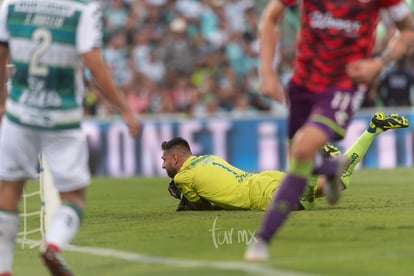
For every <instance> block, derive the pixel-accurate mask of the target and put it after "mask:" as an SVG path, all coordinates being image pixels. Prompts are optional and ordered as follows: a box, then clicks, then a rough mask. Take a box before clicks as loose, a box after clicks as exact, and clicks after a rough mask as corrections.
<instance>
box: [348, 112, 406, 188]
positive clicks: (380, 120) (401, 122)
mask: <svg viewBox="0 0 414 276" xmlns="http://www.w3.org/2000/svg"><path fill="white" fill-rule="evenodd" d="M406 127H408V120H407V118H405V117H404V116H400V115H398V114H391V115H385V114H384V113H383V112H376V113H375V114H374V115H373V116H372V118H371V120H370V123H369V127H368V129H367V130H365V131H364V132H363V133H362V134H361V136H359V137H358V139H357V140H356V141H355V142H354V143H353V144H352V146H351V147H350V148H349V149H348V150H347V151H346V152H345V153H344V156H346V157H348V158H349V160H350V163H349V164H348V166H347V167H346V168H345V170H344V172H343V173H342V176H341V180H342V182H343V184H344V186H345V188H347V187H348V186H349V182H350V179H351V176H352V174H353V173H354V170H355V167H356V165H358V163H359V162H360V161H361V160H362V158H363V157H364V156H365V154H366V153H367V151H368V149H369V147H370V146H371V144H372V142H373V141H374V139H375V138H376V137H377V136H378V135H379V134H381V133H382V132H384V131H386V130H389V129H398V128H406Z"/></svg>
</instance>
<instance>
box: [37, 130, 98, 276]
mask: <svg viewBox="0 0 414 276" xmlns="http://www.w3.org/2000/svg"><path fill="white" fill-rule="evenodd" d="M43 138H44V139H43V140H42V141H43V143H44V144H43V150H44V156H45V159H46V161H47V162H48V165H49V169H50V173H51V175H52V177H53V181H54V185H55V186H56V188H57V190H58V191H59V195H60V197H61V202H62V204H61V205H60V206H59V207H58V208H57V210H56V211H55V214H54V215H53V217H52V220H51V222H50V225H49V226H48V229H47V233H46V238H45V248H44V249H43V250H42V252H41V253H40V258H41V260H42V261H43V263H44V264H45V265H46V267H47V268H48V269H49V270H50V271H51V273H52V274H53V273H54V274H53V275H72V272H71V271H70V270H69V268H68V267H67V266H66V264H65V263H64V261H63V259H62V257H61V255H60V252H61V251H62V250H63V249H64V247H65V246H66V245H68V244H69V243H70V241H71V240H72V239H73V238H74V236H75V235H76V234H77V232H78V231H79V227H80V224H81V221H82V217H83V209H84V204H85V188H86V186H87V185H88V184H89V181H90V175H89V171H88V165H87V160H88V155H87V152H88V151H87V146H86V138H85V136H84V134H83V133H82V132H81V131H80V130H73V131H72V130H67V131H61V132H59V133H56V132H55V133H48V132H47V133H46V132H45V133H43Z"/></svg>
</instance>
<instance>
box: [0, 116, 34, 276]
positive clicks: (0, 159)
mask: <svg viewBox="0 0 414 276" xmlns="http://www.w3.org/2000/svg"><path fill="white" fill-rule="evenodd" d="M35 135H36V134H35V132H34V131H32V130H30V129H27V128H22V127H19V126H16V125H15V124H13V123H11V122H9V121H8V120H7V118H3V121H2V132H1V135H0V141H1V143H0V179H2V181H1V182H0V256H1V257H0V275H10V274H11V272H12V265H13V254H14V246H15V242H16V235H17V232H18V230H19V213H18V206H19V200H20V197H21V194H22V191H23V187H24V182H25V181H24V180H25V179H28V178H34V177H36V172H37V171H36V161H37V147H36V136H35Z"/></svg>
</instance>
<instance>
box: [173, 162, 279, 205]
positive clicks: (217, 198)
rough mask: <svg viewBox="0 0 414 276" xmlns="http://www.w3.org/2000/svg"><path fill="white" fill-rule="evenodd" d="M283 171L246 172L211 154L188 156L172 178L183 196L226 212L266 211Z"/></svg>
mask: <svg viewBox="0 0 414 276" xmlns="http://www.w3.org/2000/svg"><path fill="white" fill-rule="evenodd" d="M283 176H284V173H283V172H280V171H265V172H262V173H249V172H246V171H243V170H241V169H239V168H236V167H234V166H232V165H230V164H229V163H228V162H226V161H225V160H224V159H222V158H220V157H218V156H215V155H202V156H191V157H190V158H188V159H187V160H186V161H185V162H184V164H183V166H182V167H181V169H180V170H179V171H178V173H177V174H176V176H175V177H174V182H175V184H176V185H177V187H178V188H179V189H180V190H181V192H182V193H183V194H184V196H185V197H186V198H187V199H188V200H190V201H192V202H197V201H199V200H200V198H204V199H206V200H208V201H210V202H212V203H214V204H215V205H217V206H219V207H221V208H223V209H228V210H237V209H245V210H249V209H252V210H267V209H268V206H269V204H270V202H271V200H272V197H273V193H274V191H275V190H276V189H277V187H278V186H279V184H280V182H281V180H282V178H283Z"/></svg>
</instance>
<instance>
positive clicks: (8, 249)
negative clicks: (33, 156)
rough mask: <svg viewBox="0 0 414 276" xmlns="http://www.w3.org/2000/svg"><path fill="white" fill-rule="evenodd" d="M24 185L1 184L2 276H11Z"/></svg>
mask: <svg viewBox="0 0 414 276" xmlns="http://www.w3.org/2000/svg"><path fill="white" fill-rule="evenodd" d="M23 185H24V182H23V181H19V182H15V181H1V182H0V256H1V258H0V275H11V271H12V264H13V252H14V245H15V242H16V234H17V232H18V230H19V212H18V205H19V199H20V196H21V194H22V191H23ZM8 273H9V274H8Z"/></svg>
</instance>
